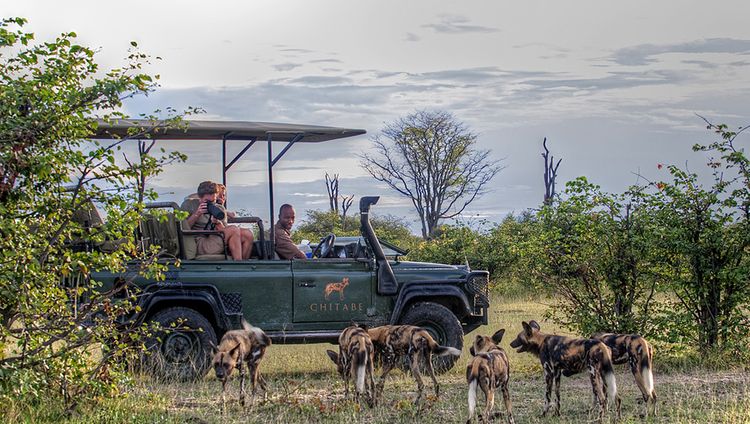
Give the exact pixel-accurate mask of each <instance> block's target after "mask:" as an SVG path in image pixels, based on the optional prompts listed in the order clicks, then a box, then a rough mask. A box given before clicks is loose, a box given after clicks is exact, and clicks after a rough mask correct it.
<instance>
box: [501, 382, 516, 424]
mask: <svg viewBox="0 0 750 424" xmlns="http://www.w3.org/2000/svg"><path fill="white" fill-rule="evenodd" d="M500 387H501V389H502V391H503V403H505V411H506V412H507V413H508V424H515V421H514V420H513V405H512V404H511V402H510V392H509V391H508V382H507V381H506V382H505V383H503V384H501V385H500Z"/></svg>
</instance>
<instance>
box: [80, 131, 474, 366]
mask: <svg viewBox="0 0 750 424" xmlns="http://www.w3.org/2000/svg"><path fill="white" fill-rule="evenodd" d="M148 125H151V124H150V123H149V122H147V121H139V120H131V121H120V122H119V123H116V124H105V123H101V125H100V127H99V130H98V133H97V134H96V137H95V138H112V137H119V136H124V135H126V134H127V133H128V129H129V128H131V127H133V126H140V127H146V128H148ZM360 134H364V131H363V130H352V129H344V128H334V127H320V126H306V125H289V124H275V123H274V124H272V123H256V122H221V121H187V128H186V129H184V128H183V129H179V130H177V129H175V130H166V131H165V130H163V129H160V130H159V131H154V132H152V134H151V138H155V139H162V140H178V139H183V140H184V139H195V140H205V141H211V140H214V141H216V140H221V141H222V152H223V154H222V162H223V164H222V169H223V171H224V173H223V179H224V182H226V172H227V171H228V170H229V169H230V168H231V166H232V165H233V164H234V163H236V162H237V160H239V159H240V158H241V156H242V155H244V154H245V153H246V152H247V151H248V150H249V149H250V148H251V147H252V146H253V145H254V144H256V143H258V142H261V143H262V142H265V143H266V144H267V146H266V148H267V156H268V180H269V188H268V192H269V198H270V208H269V216H270V219H269V221H270V224H271V225H270V235H269V236H268V239H266V236H267V235H266V231H265V229H264V225H263V220H262V219H260V218H257V217H238V218H235V219H234V220H232V219H230V223H231V222H240V223H253V224H255V225H257V226H258V231H256V238H257V240H256V241H255V244H254V248H253V252H254V253H253V255H254V256H253V257H251V258H250V259H248V260H242V261H233V260H231V259H228V258H227V256H226V255H223V256H221V255H220V256H216V255H214V256H210V257H200V256H196V253H195V239H194V237H195V235H196V234H195V232H194V231H192V230H189V229H186V228H184V223H183V222H180V221H179V220H178V219H177V218H176V217H175V216H176V215H175V214H174V213H173V210H176V209H178V205H177V204H175V203H172V202H160V203H155V204H150V205H148V207H149V208H151V209H155V208H160V209H167V211H166V216H167V219H166V220H164V219H155V218H150V217H149V216H148V215H146V216H145V217H144V220H143V224H142V225H141V228H140V234H141V242H142V243H143V245H144V246H147V245H152V244H153V245H158V246H160V247H161V252H162V259H161V260H163V261H164V262H165V263H169V264H171V265H169V267H168V270H167V271H166V273H165V278H164V280H163V281H155V280H150V279H147V278H144V277H136V278H135V279H133V278H132V275H135V274H137V273H129V272H128V273H125V274H115V273H110V272H97V273H93V274H92V275H91V278H92V279H95V280H97V281H100V282H103V283H104V287H105V288H108V287H112V286H115V285H118V284H128V285H134V286H137V287H138V290H137V292H138V305H139V306H140V308H139V311H140V312H138V313H137V314H134V316H133V317H132V319H138V320H141V321H146V322H148V321H150V322H155V323H159V324H160V325H161V327H162V328H164V329H168V328H169V327H170V326H171V327H173V329H172V330H164V331H162V332H161V334H158V335H155V336H154V337H153V338H152V340H151V343H150V346H149V348H150V349H151V351H152V352H151V355H148V356H147V359H146V360H147V362H149V363H152V364H158V365H159V366H158V367H154V368H152V369H153V370H155V371H156V373H157V374H158V375H159V376H162V377H165V378H177V379H181V380H188V379H196V378H201V377H203V376H204V375H205V374H206V372H207V370H208V368H209V366H210V355H211V351H212V344H213V345H216V344H217V341H218V340H219V339H220V338H221V336H222V335H223V334H224V333H225V332H226V331H228V330H232V329H237V328H241V319H242V318H243V317H244V318H245V319H247V320H248V321H249V322H250V323H252V324H253V325H255V326H257V327H260V328H262V329H263V330H264V331H265V332H266V333H267V334H268V335H269V336H270V337H271V338H272V339H273V342H274V343H305V342H332V343H336V341H337V338H338V336H339V333H340V332H341V330H342V329H344V328H345V327H347V326H348V325H350V324H351V323H352V322H356V323H359V324H365V325H367V326H371V327H374V326H378V325H384V324H413V325H418V326H421V327H424V328H426V329H427V330H428V331H430V333H432V335H433V336H434V337H435V339H436V340H437V341H438V342H439V343H440V344H442V345H448V346H453V347H455V348H458V349H461V348H462V345H463V336H464V334H467V333H469V332H471V331H473V330H474V329H476V328H478V327H479V326H481V325H483V324H487V318H488V312H487V310H488V307H489V297H488V277H489V275H488V273H487V271H473V270H470V269H469V267H468V266H466V265H443V264H434V263H419V262H410V261H404V260H402V259H401V258H400V257H401V256H403V254H404V252H403V251H400V250H399V249H398V248H396V247H395V246H391V245H387V244H386V246H387V247H386V248H385V250H384V248H383V244H385V243H383V244H381V242H380V241H379V240H378V237H377V235H376V234H375V232H374V231H373V228H372V226H371V225H370V220H369V214H370V208H371V207H372V206H373V205H375V204H376V203H377V202H378V199H379V197H377V196H364V197H361V199H360V202H359V212H360V217H361V219H360V230H361V237H348V238H340V239H338V242H337V239H336V236H335V235H334V234H329V235H327V236H326V237H324V238H323V239H322V240H321V241H320V243H318V245H317V247H316V248H315V252H314V257H313V258H312V259H307V260H304V259H294V260H280V259H278V256H276V255H275V254H274V248H273V242H272V240H273V239H274V238H273V226H274V222H273V221H274V205H273V166H274V165H275V164H276V163H277V161H278V160H279V159H280V158H281V157H282V156H283V154H284V153H285V152H287V151H288V150H289V148H291V147H292V146H293V145H294V144H297V143H316V142H323V141H328V140H335V139H341V138H345V137H350V136H354V135H360ZM236 141H242V142H244V143H246V145H245V146H244V148H243V149H242V151H241V153H240V154H238V155H237V156H236V157H234V158H228V157H227V143H228V142H236ZM276 143H286V145H285V146H284V147H283V149H282V150H281V151H280V152H279V153H278V154H276V155H274V153H273V149H272V145H273V144H276ZM175 259H179V261H175ZM175 263H177V264H178V265H174V264H175ZM129 267H132V269H133V270H136V269H137V268H138V267H139V264H137V263H131V264H129ZM175 325H176V326H175ZM435 361H436V365H437V368H438V369H439V370H447V369H449V368H451V367H452V366H453V364H454V362H455V358H453V357H442V358H436V359H435Z"/></svg>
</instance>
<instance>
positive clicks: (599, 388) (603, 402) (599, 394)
mask: <svg viewBox="0 0 750 424" xmlns="http://www.w3.org/2000/svg"><path fill="white" fill-rule="evenodd" d="M589 375H590V377H591V390H593V392H594V403H595V405H596V407H597V408H598V415H597V416H598V422H602V420H603V419H604V411H605V410H606V408H607V398H606V391H605V390H604V387H603V381H602V376H601V374H599V371H598V370H597V369H596V368H595V367H594V366H589Z"/></svg>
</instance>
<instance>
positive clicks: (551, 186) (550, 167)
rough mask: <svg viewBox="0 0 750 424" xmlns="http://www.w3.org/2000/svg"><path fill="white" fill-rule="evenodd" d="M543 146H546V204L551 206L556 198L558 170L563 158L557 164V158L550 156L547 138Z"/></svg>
mask: <svg viewBox="0 0 750 424" xmlns="http://www.w3.org/2000/svg"><path fill="white" fill-rule="evenodd" d="M542 146H544V152H543V153H542V157H543V158H544V204H545V205H549V204H551V203H552V199H553V198H554V197H555V180H557V168H559V167H560V162H562V158H560V159H558V160H557V163H555V157H554V156H552V155H550V154H549V149H548V148H547V137H544V141H543V142H542Z"/></svg>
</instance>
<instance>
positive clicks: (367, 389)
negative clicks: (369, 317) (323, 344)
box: [326, 325, 375, 403]
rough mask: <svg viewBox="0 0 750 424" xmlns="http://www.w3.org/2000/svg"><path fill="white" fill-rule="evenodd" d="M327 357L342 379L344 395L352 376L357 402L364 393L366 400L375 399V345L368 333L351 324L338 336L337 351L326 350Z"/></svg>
mask: <svg viewBox="0 0 750 424" xmlns="http://www.w3.org/2000/svg"><path fill="white" fill-rule="evenodd" d="M326 353H328V357H329V358H331V360H332V361H333V362H334V363H335V364H336V366H337V368H338V372H339V375H340V376H341V378H342V379H343V380H344V396H345V397H347V398H348V397H349V379H351V378H354V399H355V401H357V402H359V399H360V396H361V395H365V396H366V397H367V398H369V399H368V402H371V403H374V401H375V379H374V377H373V374H374V373H375V369H374V361H375V347H374V346H373V344H372V340H370V335H369V334H368V333H367V330H365V329H364V328H362V327H359V326H356V325H352V326H350V327H347V328H345V329H344V331H342V332H341V335H340V336H339V353H336V352H334V351H332V350H327V351H326Z"/></svg>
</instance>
